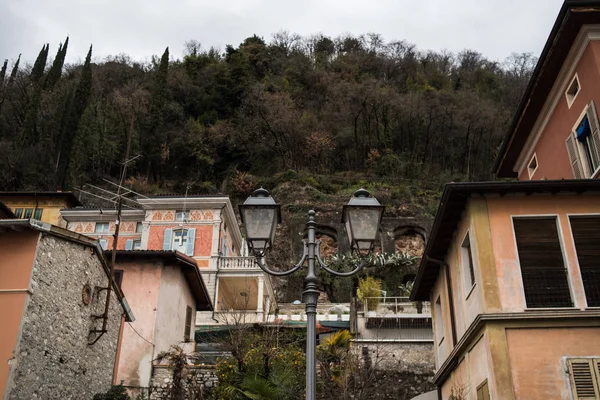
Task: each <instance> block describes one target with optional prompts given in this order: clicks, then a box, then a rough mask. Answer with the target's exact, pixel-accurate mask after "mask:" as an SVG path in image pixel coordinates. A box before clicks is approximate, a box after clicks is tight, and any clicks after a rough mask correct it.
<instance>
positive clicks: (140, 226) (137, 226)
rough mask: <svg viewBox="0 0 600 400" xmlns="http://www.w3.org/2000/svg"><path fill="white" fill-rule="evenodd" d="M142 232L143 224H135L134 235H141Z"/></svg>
mask: <svg viewBox="0 0 600 400" xmlns="http://www.w3.org/2000/svg"><path fill="white" fill-rule="evenodd" d="M143 230H144V224H142V223H141V222H138V223H137V224H135V232H136V233H142V231H143Z"/></svg>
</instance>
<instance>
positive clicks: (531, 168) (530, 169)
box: [527, 154, 538, 179]
mask: <svg viewBox="0 0 600 400" xmlns="http://www.w3.org/2000/svg"><path fill="white" fill-rule="evenodd" d="M537 167H538V161H537V155H536V154H534V155H533V157H532V158H531V161H529V165H528V166H527V172H529V179H531V178H532V177H533V174H534V173H535V170H536V169H537Z"/></svg>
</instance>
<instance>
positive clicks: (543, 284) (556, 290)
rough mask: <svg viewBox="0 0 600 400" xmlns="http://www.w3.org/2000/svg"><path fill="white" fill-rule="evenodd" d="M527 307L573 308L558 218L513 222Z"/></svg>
mask: <svg viewBox="0 0 600 400" xmlns="http://www.w3.org/2000/svg"><path fill="white" fill-rule="evenodd" d="M513 224H514V228H515V237H516V240H517V251H518V253H519V263H520V265H521V276H522V278H523V289H524V292H525V299H526V302H527V307H529V308H543V307H572V306H573V303H572V301H571V292H570V290H569V282H568V279H567V270H566V267H565V263H564V260H563V256H562V249H561V247H560V241H559V238H558V230H557V226H556V218H555V217H544V218H514V220H513Z"/></svg>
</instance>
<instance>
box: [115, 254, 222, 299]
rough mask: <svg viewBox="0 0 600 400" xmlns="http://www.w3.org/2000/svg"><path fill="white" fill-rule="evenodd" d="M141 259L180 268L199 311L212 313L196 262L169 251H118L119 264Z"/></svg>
mask: <svg viewBox="0 0 600 400" xmlns="http://www.w3.org/2000/svg"><path fill="white" fill-rule="evenodd" d="M111 252H112V251H111V250H106V251H105V252H104V253H105V254H106V256H107V257H109V256H110V254H111ZM140 258H160V259H161V260H163V261H164V262H168V263H169V264H172V265H176V266H179V267H180V268H181V271H182V272H183V275H184V276H185V279H186V281H187V282H188V285H189V286H190V290H191V291H192V295H193V296H194V298H195V299H196V310H197V311H212V310H213V305H212V302H211V300H210V296H209V294H208V290H207V289H206V285H205V284H204V280H203V279H202V276H201V275H200V271H199V270H198V266H197V264H196V260H194V259H193V258H191V257H188V256H186V255H184V254H182V253H180V252H178V251H168V250H117V264H118V262H119V261H122V260H124V259H125V260H127V259H129V260H136V259H140Z"/></svg>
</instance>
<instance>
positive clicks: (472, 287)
mask: <svg viewBox="0 0 600 400" xmlns="http://www.w3.org/2000/svg"><path fill="white" fill-rule="evenodd" d="M475 286H477V282H475V283H474V284H473V286H471V289H469V293H467V297H465V301H466V300H469V297H471V293H473V290H475Z"/></svg>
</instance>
